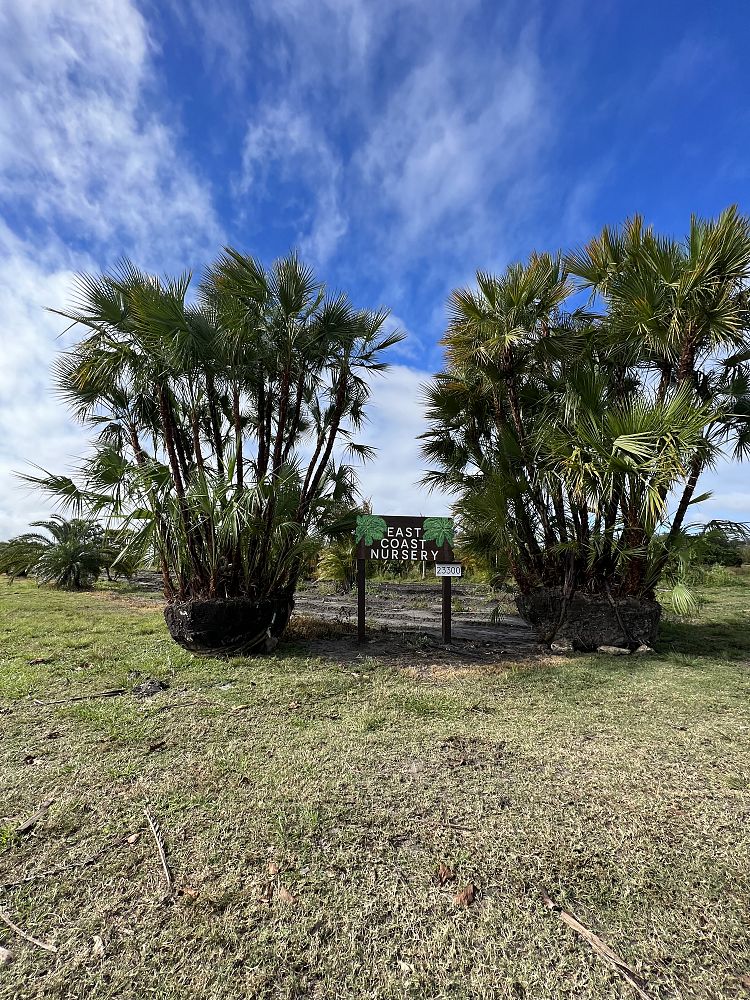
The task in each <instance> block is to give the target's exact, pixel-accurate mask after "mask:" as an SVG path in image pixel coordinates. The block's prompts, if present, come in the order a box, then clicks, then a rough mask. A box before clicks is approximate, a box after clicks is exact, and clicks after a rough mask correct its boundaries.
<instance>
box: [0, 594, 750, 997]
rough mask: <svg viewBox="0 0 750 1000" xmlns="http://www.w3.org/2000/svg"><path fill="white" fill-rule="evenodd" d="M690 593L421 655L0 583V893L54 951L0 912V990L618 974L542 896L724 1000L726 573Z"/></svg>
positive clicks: (740, 813) (651, 991)
mask: <svg viewBox="0 0 750 1000" xmlns="http://www.w3.org/2000/svg"><path fill="white" fill-rule="evenodd" d="M705 596H706V604H705V607H704V610H703V613H702V616H701V618H700V619H699V620H697V621H694V622H691V623H684V624H668V625H666V626H665V627H664V630H663V638H662V642H661V644H660V649H659V653H658V655H656V656H654V657H646V658H640V657H639V658H636V657H621V658H620V657H614V658H604V657H599V658H596V657H577V658H570V659H566V658H557V659H551V658H550V659H538V660H535V661H530V662H527V663H519V662H513V663H509V664H503V663H497V664H496V665H494V666H493V667H491V668H483V669H482V670H476V669H446V670H445V671H443V672H433V673H431V674H430V675H429V676H427V677H425V676H424V675H417V674H416V673H413V672H409V671H408V670H404V669H396V668H394V667H388V666H384V665H382V664H378V663H377V662H375V661H374V660H373V659H371V658H368V656H367V653H366V651H365V653H364V654H363V655H362V656H360V657H357V659H356V660H354V661H352V662H351V663H344V664H342V663H335V664H333V663H331V662H326V661H324V660H321V659H315V658H310V657H308V656H306V653H305V648H304V645H303V644H302V643H300V642H298V643H297V644H296V645H295V644H294V641H292V642H289V643H287V644H285V645H284V646H283V647H282V648H281V650H280V651H279V653H278V655H275V656H272V657H268V658H264V659H249V660H241V659H236V660H230V661H227V662H221V661H218V660H213V659H203V660H201V659H197V658H193V657H192V656H190V655H189V654H187V653H184V652H182V651H181V650H180V649H178V648H177V647H176V646H174V645H173V644H172V643H171V641H170V640H169V638H168V636H167V633H166V629H165V626H164V623H163V619H162V617H161V615H160V613H159V612H158V611H155V610H154V609H153V605H151V606H146V605H145V604H144V603H142V602H139V601H138V600H137V598H134V597H130V596H128V595H126V594H121V593H118V591H117V589H116V588H110V589H108V590H105V589H102V590H99V591H93V592H90V593H83V594H64V593H57V592H54V591H49V590H37V588H36V587H35V586H34V585H33V584H30V583H26V582H21V581H19V582H16V583H15V584H14V585H13V586H12V587H7V586H6V585H5V583H4V582H3V583H2V584H0V734H1V735H2V739H1V740H0V885H2V886H3V889H2V891H0V912H1V913H2V914H4V915H5V916H7V917H8V918H10V919H11V920H12V921H13V922H14V923H15V924H16V925H18V926H19V927H21V928H22V929H23V930H25V931H26V932H28V933H30V934H32V935H33V936H35V937H37V938H39V939H41V940H42V941H44V942H47V943H50V944H52V945H54V946H55V947H56V948H57V952H56V953H51V952H46V951H43V950H41V949H39V948H38V947H36V946H34V945H32V944H30V943H28V942H26V941H24V940H23V939H21V938H20V937H18V936H17V935H16V934H14V933H13V932H11V931H10V930H9V929H7V928H6V927H5V925H4V924H3V923H0V944H1V945H3V946H5V947H6V948H8V949H10V950H11V951H12V952H13V954H14V960H13V961H12V962H11V963H10V964H7V965H4V966H0V997H2V998H3V1000H5V998H8V1000H10V998H14V1000H16V998H17V1000H25V998H32V997H34V998H36V997H44V998H61V1000H62V998H65V1000H78V998H84V997H85V998H97V1000H99V998H112V1000H114V998H117V1000H124V998H136V997H137V998H142V997H143V998H160V1000H161V998H164V1000H169V998H177V997H180V998H182V997H185V996H195V997H201V998H220V997H221V998H238V1000H239V998H241V997H242V998H245V997H269V998H271V997H273V998H301V997H311V998H320V1000H322V998H337V1000H338V998H370V997H372V998H378V1000H391V998H393V1000H396V998H407V997H408V998H435V1000H437V998H446V1000H447V998H451V1000H453V998H461V997H469V996H471V997H480V998H495V997H497V998H512V1000H518V998H524V997H525V998H529V1000H552V998H560V997H570V998H576V1000H591V998H597V1000H599V998H601V1000H605V998H607V1000H608V998H618V997H633V996H636V993H635V992H634V991H633V989H632V987H631V986H630V985H629V984H628V983H627V982H625V981H624V980H623V979H622V978H620V976H619V975H618V974H617V973H616V972H615V971H613V970H612V969H611V968H610V967H609V966H608V965H607V964H605V963H604V962H603V961H602V959H601V958H600V957H598V956H597V955H596V954H595V953H594V951H593V950H592V949H591V948H590V946H589V945H588V944H587V943H586V942H585V941H584V940H583V939H582V938H581V937H579V936H578V935H577V934H576V933H575V932H574V931H573V930H571V929H570V928H569V927H568V926H566V925H565V924H564V923H563V922H561V920H560V919H558V916H557V915H556V914H554V913H551V912H549V911H548V910H547V909H545V907H544V905H543V903H542V900H541V894H542V892H543V891H546V892H547V893H548V894H549V896H550V897H552V898H553V899H554V900H555V901H557V902H558V903H560V904H561V905H562V906H564V907H566V908H567V909H568V910H571V911H572V912H574V913H575V915H576V916H577V917H578V918H579V919H580V920H581V921H582V922H583V923H584V924H585V925H586V926H587V927H589V928H590V929H591V930H593V931H595V932H596V933H597V934H598V935H600V937H602V938H603V939H604V940H605V941H606V942H607V943H608V944H609V945H610V946H611V947H612V948H614V949H615V951H616V952H618V953H619V955H620V956H621V957H622V958H623V960H624V961H625V962H627V964H628V965H629V966H630V967H632V968H633V969H634V970H636V972H637V973H638V974H639V975H640V976H641V977H642V978H643V979H644V980H645V982H646V985H645V986H644V990H645V992H646V993H647V995H648V996H650V997H652V998H660V1000H663V998H684V1000H699V998H719V997H722V998H724V997H730V998H731V997H741V996H750V993H748V992H747V990H748V988H750V979H747V980H746V982H747V984H749V985H748V986H746V985H743V978H742V977H747V976H748V975H750V824H749V823H748V820H749V819H750V578H748V577H742V576H738V577H737V579H736V582H735V583H734V584H733V585H732V586H728V587H721V588H715V589H712V590H709V591H707V592H706V595H705ZM293 638H294V637H292V639H293ZM146 677H157V678H160V679H162V680H164V681H166V682H167V683H168V684H169V688H168V690H166V691H163V692H161V693H159V694H156V695H155V696H153V697H150V698H139V697H137V696H136V695H134V694H132V693H131V691H132V688H133V686H134V685H135V684H137V683H138V682H139V681H142V680H143V679H144V678H146ZM112 688H125V689H127V693H126V694H125V695H122V696H119V697H113V698H108V699H91V700H81V701H64V702H63V703H62V704H51V703H52V702H56V701H61V700H62V699H69V698H73V697H79V696H82V695H87V694H93V693H97V692H101V691H104V690H107V689H112ZM40 702H41V704H39V703H40ZM49 798H53V799H54V802H53V804H52V806H51V808H50V809H49V811H48V812H47V814H46V815H45V816H44V817H43V818H42V819H41V820H40V821H39V822H38V824H37V825H36V826H35V827H34V829H33V830H32V831H31V832H30V833H28V834H25V835H21V836H19V835H17V834H16V833H15V832H14V831H15V829H16V827H17V826H18V825H19V824H20V822H21V821H22V820H23V819H24V818H26V817H27V816H29V815H31V814H32V813H34V812H35V811H36V810H37V809H38V808H39V805H40V803H41V802H42V801H44V800H46V799H49ZM144 808H148V809H149V810H150V812H151V813H152V814H153V816H154V817H155V818H156V819H157V820H158V822H159V824H160V827H161V830H162V833H163V837H164V840H165V842H166V847H167V850H168V858H169V865H170V867H171V870H172V872H173V874H174V879H175V886H176V888H177V890H178V891H177V892H176V893H175V894H174V896H173V897H172V898H166V899H165V890H166V883H165V881H164V876H163V873H162V870H161V866H160V863H159V858H158V854H157V851H156V844H155V842H154V839H153V837H152V835H151V832H150V830H149V828H148V825H147V822H146V819H145V816H144ZM136 835H137V836H136ZM127 838H130V840H131V841H132V842H128V839H127ZM92 857H93V860H91V863H89V864H85V865H81V866H79V867H64V869H63V870H62V871H59V872H57V873H53V874H47V875H43V873H46V872H50V871H51V870H53V869H56V868H58V867H62V866H71V865H74V864H76V863H78V862H86V861H87V860H89V859H92ZM269 862H270V864H269ZM441 864H443V865H445V866H447V868H449V869H450V871H451V872H453V873H455V877H454V878H453V879H452V880H450V881H448V882H447V883H446V884H445V885H439V884H437V881H436V879H435V871H436V869H437V868H438V866H439V865H441ZM277 867H278V874H276V873H275V872H276V868H277ZM32 876H39V877H35V878H31V877H32ZM25 878H28V879H29V880H28V881H25V882H23V883H22V884H20V885H17V886H15V887H10V888H8V887H7V883H16V882H19V881H20V880H22V879H25ZM472 883H473V884H474V885H476V887H477V892H476V900H475V902H474V903H473V904H472V905H470V906H459V905H457V904H456V902H454V896H455V895H456V894H457V893H458V892H459V891H460V890H462V889H463V888H464V887H466V886H467V885H469V884H472Z"/></svg>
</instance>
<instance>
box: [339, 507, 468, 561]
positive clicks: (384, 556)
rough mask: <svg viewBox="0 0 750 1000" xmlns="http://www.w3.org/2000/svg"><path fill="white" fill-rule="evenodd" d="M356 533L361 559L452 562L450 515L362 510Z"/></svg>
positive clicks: (451, 525)
mask: <svg viewBox="0 0 750 1000" xmlns="http://www.w3.org/2000/svg"><path fill="white" fill-rule="evenodd" d="M354 537H355V540H356V542H357V558H358V559H378V560H380V561H382V562H386V561H388V560H389V559H398V560H403V561H408V562H426V563H450V562H453V520H452V519H451V518H450V517H401V516H393V515H389V514H386V515H380V514H360V515H359V517H358V518H357V527H356V531H355V536H354Z"/></svg>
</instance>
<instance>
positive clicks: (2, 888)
mask: <svg viewBox="0 0 750 1000" xmlns="http://www.w3.org/2000/svg"><path fill="white" fill-rule="evenodd" d="M107 846H112V845H106V846H105V847H102V848H100V849H99V850H98V851H97V852H96V854H92V855H90V856H89V857H88V858H84V860H83V861H73V862H71V864H69V865H60V866H59V867H58V868H49V869H47V871H43V872H35V874H33V875H25V876H24V877H23V878H20V879H18V881H17V882H3V883H2V885H0V892H7V891H8V890H9V889H17V888H18V887H19V886H21V885H27V883H29V882H36V880H37V879H40V878H52V877H53V876H54V875H63V874H64V873H65V872H70V871H75V869H76V868H88V867H89V865H93V864H94V862H96V861H98V860H99V858H100V857H101V856H102V854H104V852H105V850H106V849H107Z"/></svg>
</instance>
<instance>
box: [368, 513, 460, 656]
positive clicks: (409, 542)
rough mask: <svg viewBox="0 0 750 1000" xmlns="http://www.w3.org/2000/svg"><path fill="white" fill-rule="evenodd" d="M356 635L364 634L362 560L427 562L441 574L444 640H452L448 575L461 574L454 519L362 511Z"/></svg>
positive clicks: (451, 576)
mask: <svg viewBox="0 0 750 1000" xmlns="http://www.w3.org/2000/svg"><path fill="white" fill-rule="evenodd" d="M355 539H356V542H357V639H358V641H359V642H365V641H366V634H365V560H367V559H376V560H378V561H380V562H390V561H391V560H392V559H398V560H401V561H404V562H418V563H428V564H432V565H434V566H435V574H436V576H439V577H441V578H442V587H443V600H442V633H443V642H445V643H446V644H449V643H450V641H451V579H452V578H453V577H454V576H459V577H460V576H461V564H460V563H457V562H456V561H455V557H454V555H453V521H452V520H451V518H449V517H401V516H395V515H384V516H381V515H379V514H361V515H360V516H359V517H358V518H357V528H356V534H355Z"/></svg>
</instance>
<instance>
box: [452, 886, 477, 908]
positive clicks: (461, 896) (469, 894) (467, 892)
mask: <svg viewBox="0 0 750 1000" xmlns="http://www.w3.org/2000/svg"><path fill="white" fill-rule="evenodd" d="M476 898H477V887H476V886H475V885H474V883H473V882H469V884H468V885H467V886H466V888H465V889H462V890H461V891H460V892H457V893H456V895H455V896H454V897H453V902H454V903H455V904H456V906H471V904H472V903H473V902H474V901H475V900H476Z"/></svg>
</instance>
